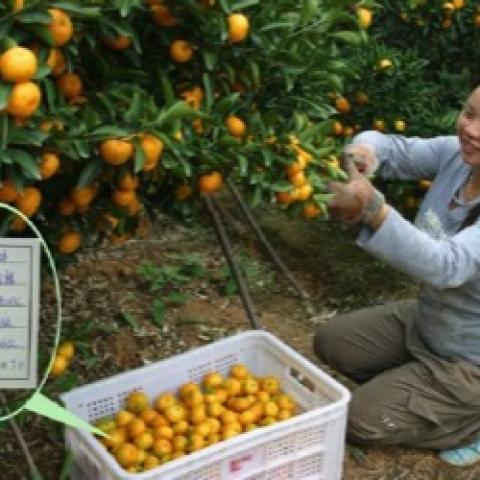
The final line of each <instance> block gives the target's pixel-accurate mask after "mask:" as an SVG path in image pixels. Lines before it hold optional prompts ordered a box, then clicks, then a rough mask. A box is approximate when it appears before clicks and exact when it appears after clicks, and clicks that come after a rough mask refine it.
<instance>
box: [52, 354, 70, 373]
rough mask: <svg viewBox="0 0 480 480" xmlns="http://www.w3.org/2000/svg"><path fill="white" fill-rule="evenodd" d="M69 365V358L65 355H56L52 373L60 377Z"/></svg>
mask: <svg viewBox="0 0 480 480" xmlns="http://www.w3.org/2000/svg"><path fill="white" fill-rule="evenodd" d="M67 367H68V360H67V359H66V358H65V357H61V356H59V355H56V356H55V357H54V359H53V363H52V368H51V370H50V375H52V377H59V376H60V375H62V374H63V372H64V371H65V370H66V369H67Z"/></svg>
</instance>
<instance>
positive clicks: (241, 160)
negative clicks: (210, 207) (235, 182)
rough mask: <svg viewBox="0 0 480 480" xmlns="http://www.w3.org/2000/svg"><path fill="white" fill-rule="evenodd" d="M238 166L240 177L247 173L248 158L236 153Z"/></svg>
mask: <svg viewBox="0 0 480 480" xmlns="http://www.w3.org/2000/svg"><path fill="white" fill-rule="evenodd" d="M238 167H239V173H240V176H241V177H246V176H247V175H248V159H247V157H245V156H244V155H238Z"/></svg>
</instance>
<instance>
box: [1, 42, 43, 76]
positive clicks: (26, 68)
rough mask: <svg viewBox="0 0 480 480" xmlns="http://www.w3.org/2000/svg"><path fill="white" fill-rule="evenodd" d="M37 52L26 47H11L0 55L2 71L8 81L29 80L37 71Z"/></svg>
mask: <svg viewBox="0 0 480 480" xmlns="http://www.w3.org/2000/svg"><path fill="white" fill-rule="evenodd" d="M37 68H38V61H37V56H36V55H35V53H34V52H33V51H32V50H30V49H29V48H26V47H20V46H16V47H12V48H9V49H8V50H7V51H6V52H5V53H3V54H2V56H1V57H0V72H1V75H2V78H3V80H5V81H6V82H28V80H31V79H32V78H33V77H34V76H35V74H36V73H37Z"/></svg>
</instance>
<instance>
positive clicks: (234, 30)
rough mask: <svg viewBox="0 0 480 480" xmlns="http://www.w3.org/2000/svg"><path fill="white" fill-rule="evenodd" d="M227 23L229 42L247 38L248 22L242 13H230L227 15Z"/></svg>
mask: <svg viewBox="0 0 480 480" xmlns="http://www.w3.org/2000/svg"><path fill="white" fill-rule="evenodd" d="M227 23H228V39H229V40H230V42H232V43H237V42H241V41H242V40H245V38H247V35H248V31H249V29H250V23H249V21H248V18H247V17H246V16H245V15H243V13H232V14H231V15H229V16H228V19H227Z"/></svg>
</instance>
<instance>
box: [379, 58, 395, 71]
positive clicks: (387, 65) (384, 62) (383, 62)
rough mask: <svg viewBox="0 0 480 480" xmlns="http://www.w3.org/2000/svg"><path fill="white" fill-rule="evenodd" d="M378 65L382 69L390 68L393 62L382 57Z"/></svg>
mask: <svg viewBox="0 0 480 480" xmlns="http://www.w3.org/2000/svg"><path fill="white" fill-rule="evenodd" d="M377 65H378V68H379V69H380V70H388V69H389V68H390V67H391V66H392V65H393V63H392V61H391V60H390V59H389V58H382V59H380V60H379V61H378V64H377Z"/></svg>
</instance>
